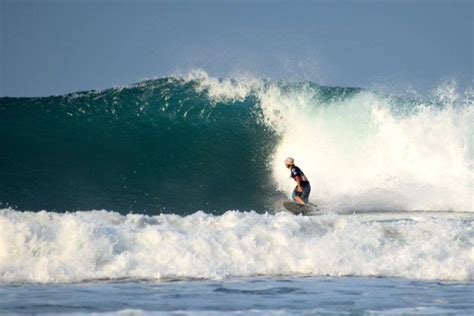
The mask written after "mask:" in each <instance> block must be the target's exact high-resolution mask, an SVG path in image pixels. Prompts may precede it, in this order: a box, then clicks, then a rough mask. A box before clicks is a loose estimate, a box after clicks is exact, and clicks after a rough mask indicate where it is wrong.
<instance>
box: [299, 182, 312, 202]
mask: <svg viewBox="0 0 474 316" xmlns="http://www.w3.org/2000/svg"><path fill="white" fill-rule="evenodd" d="M301 188H302V189H303V192H299V193H300V197H301V199H302V200H303V201H304V202H305V203H308V199H309V194H310V193H311V185H310V184H309V183H308V184H305V185H303V186H301Z"/></svg>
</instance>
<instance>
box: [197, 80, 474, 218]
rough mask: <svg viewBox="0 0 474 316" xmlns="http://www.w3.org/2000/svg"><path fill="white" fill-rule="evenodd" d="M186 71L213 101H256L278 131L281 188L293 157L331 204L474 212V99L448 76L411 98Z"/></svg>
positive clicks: (275, 163)
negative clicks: (428, 94) (421, 97)
mask: <svg viewBox="0 0 474 316" xmlns="http://www.w3.org/2000/svg"><path fill="white" fill-rule="evenodd" d="M192 78H194V80H200V89H202V90H205V91H207V92H208V95H209V96H210V98H211V99H214V100H228V99H242V98H244V97H246V96H251V95H254V96H256V97H257V98H258V100H259V104H260V105H259V106H260V108H261V110H262V115H263V117H262V122H263V124H265V125H266V126H269V127H271V128H272V129H274V130H275V131H276V132H277V133H278V134H279V135H280V138H281V139H280V143H279V145H278V146H277V147H276V149H275V152H274V155H273V156H272V157H271V159H270V160H271V164H272V170H273V178H274V180H275V183H276V186H277V188H278V189H280V190H282V191H285V192H289V191H291V189H292V185H293V183H292V182H291V181H289V179H288V171H287V170H286V169H285V168H284V166H283V163H282V161H283V160H284V158H285V157H287V156H293V157H295V158H296V162H297V164H298V165H300V166H301V167H302V168H303V169H304V171H305V173H306V175H307V176H308V177H309V178H310V180H312V187H313V196H312V197H313V199H316V200H318V201H319V202H323V203H324V204H325V207H326V208H327V209H328V210H333V211H344V210H361V209H365V210H457V211H474V200H473V196H474V163H473V161H474V128H473V126H474V105H473V103H472V96H471V95H470V94H469V93H468V92H466V94H465V96H464V97H461V94H460V93H459V92H458V91H457V90H456V87H455V84H454V83H452V82H450V83H446V84H445V85H442V86H440V87H439V88H438V89H437V90H436V91H435V93H434V94H433V97H432V99H431V100H429V102H421V101H416V102H415V101H410V100H402V99H397V98H389V97H385V96H382V95H378V94H376V93H373V92H370V91H364V90H358V91H356V92H351V93H345V91H344V90H342V91H338V92H337V94H334V95H333V96H332V97H329V98H328V97H327V95H324V91H323V88H321V87H318V86H315V85H311V84H305V85H298V86H291V85H290V86H284V85H283V86H282V85H276V84H269V83H265V82H263V81H257V82H256V81H255V80H250V79H247V80H240V81H230V80H221V81H219V80H216V79H214V78H210V77H209V76H207V75H203V74H202V73H198V75H196V76H194V77H192Z"/></svg>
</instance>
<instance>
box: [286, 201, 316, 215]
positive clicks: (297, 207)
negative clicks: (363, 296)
mask: <svg viewBox="0 0 474 316" xmlns="http://www.w3.org/2000/svg"><path fill="white" fill-rule="evenodd" d="M283 207H284V208H285V209H286V210H288V211H289V212H291V213H293V214H295V215H298V214H302V215H307V214H310V213H314V212H317V211H319V209H318V206H317V205H315V204H311V203H306V204H305V205H301V204H299V203H296V202H293V201H290V200H284V201H283Z"/></svg>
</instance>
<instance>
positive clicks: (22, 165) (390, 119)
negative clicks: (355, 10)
mask: <svg viewBox="0 0 474 316" xmlns="http://www.w3.org/2000/svg"><path fill="white" fill-rule="evenodd" d="M473 100H474V99H473V93H472V89H471V90H469V89H468V90H466V91H458V90H457V89H456V86H455V84H454V83H453V82H448V83H445V84H443V85H441V86H440V87H438V88H437V89H436V90H434V91H433V92H432V93H430V94H428V95H426V94H424V95H417V94H414V93H411V94H410V95H402V96H400V95H397V96H393V95H387V94H386V93H384V94H382V93H380V92H376V91H370V90H366V89H359V88H349V87H322V86H319V85H317V84H315V83H311V82H272V81H269V80H263V79H258V78H249V77H245V78H237V79H218V78H214V77H212V76H209V75H208V74H207V73H205V72H202V71H196V72H191V73H189V74H187V75H183V76H180V77H170V78H162V79H156V80H150V81H145V82H142V83H139V84H136V85H132V86H128V87H120V88H114V89H109V90H104V91H86V92H78V93H74V94H68V95H64V96H51V97H45V98H0V139H1V145H2V146H1V148H2V149H1V151H0V203H1V204H0V313H1V314H65V313H67V314H89V313H98V314H102V313H111V314H125V315H128V314H133V315H134V314H138V315H140V314H169V313H171V314H188V313H189V314H205V315H207V314H228V313H235V314H318V313H323V314H326V313H327V314H331V313H334V314H341V313H351V314H354V313H355V314H378V313H383V314H466V315H468V314H473V313H474V303H473V299H472V297H474V295H473V294H474V200H473V196H474V101H473ZM286 156H293V157H295V159H296V163H297V165H299V166H300V167H301V168H302V169H303V170H304V172H305V174H306V175H307V176H308V178H309V179H310V181H311V183H312V188H313V192H312V194H311V198H310V199H311V200H312V201H313V202H314V203H317V204H318V205H319V207H320V212H318V213H315V214H310V215H311V216H294V215H292V214H289V213H286V212H285V211H284V210H283V208H282V205H281V200H282V199H285V198H287V196H288V193H289V192H291V190H292V187H293V185H294V184H293V183H292V180H291V179H290V178H289V174H288V170H287V169H285V167H284V165H283V163H282V161H283V159H284V158H285V157H286Z"/></svg>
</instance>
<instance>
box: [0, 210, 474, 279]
mask: <svg viewBox="0 0 474 316" xmlns="http://www.w3.org/2000/svg"><path fill="white" fill-rule="evenodd" d="M473 223H474V222H473V219H472V217H470V219H469V217H467V218H466V217H464V218H452V217H445V216H441V215H440V216H437V217H430V216H415V217H411V218H410V217H405V218H404V219H399V220H391V221H387V220H383V217H382V220H381V221H373V220H367V219H364V218H363V217H358V216H342V215H334V214H328V215H322V216H315V217H302V216H293V215H288V214H285V213H278V214H277V215H270V214H257V213H254V212H247V213H242V212H236V211H229V212H226V213H225V214H223V215H220V216H213V215H208V214H205V213H202V212H198V213H195V214H193V215H189V216H186V217H181V216H177V215H160V216H153V217H149V216H144V215H127V216H123V215H120V214H118V213H114V212H107V211H91V212H74V213H66V214H58V213H50V212H44V211H43V212H39V213H31V212H18V211H15V210H11V209H4V210H1V211H0V282H2V283H5V282H7V283H8V282H66V283H68V282H78V281H83V280H91V279H117V278H138V279H142V278H146V279H167V278H176V277H178V278H204V279H221V278H225V277H230V276H254V275H329V276H345V275H355V276H383V277H401V278H410V279H439V280H474V247H473V245H474V226H473Z"/></svg>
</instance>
